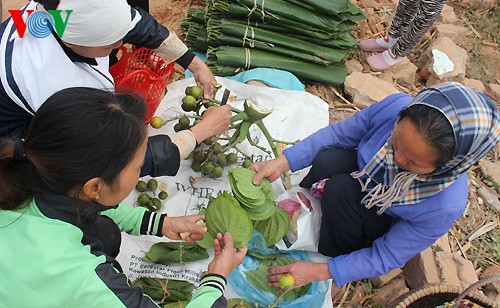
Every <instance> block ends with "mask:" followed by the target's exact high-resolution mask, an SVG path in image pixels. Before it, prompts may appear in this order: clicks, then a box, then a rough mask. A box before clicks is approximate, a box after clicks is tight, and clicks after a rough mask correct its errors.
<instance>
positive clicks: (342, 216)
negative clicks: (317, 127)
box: [300, 148, 392, 257]
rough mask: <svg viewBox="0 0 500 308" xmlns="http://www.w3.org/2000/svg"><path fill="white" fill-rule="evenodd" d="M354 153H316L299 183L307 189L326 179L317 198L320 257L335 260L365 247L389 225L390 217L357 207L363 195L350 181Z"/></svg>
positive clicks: (335, 150)
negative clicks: (309, 168)
mask: <svg viewBox="0 0 500 308" xmlns="http://www.w3.org/2000/svg"><path fill="white" fill-rule="evenodd" d="M358 169H359V168H358V163H357V151H356V150H353V149H343V148H331V149H326V150H323V151H322V152H320V153H319V154H318V155H317V156H316V158H315V159H314V161H313V163H312V167H311V170H310V171H309V173H308V174H307V175H306V176H305V177H304V179H303V180H302V182H301V183H300V186H301V187H304V188H310V187H311V185H312V184H314V183H315V182H317V181H319V180H322V179H326V178H329V179H330V180H329V181H328V183H327V184H326V185H325V189H324V193H323V196H322V198H321V209H322V211H323V214H322V217H321V228H320V236H319V245H318V250H319V252H320V253H321V254H323V255H325V256H330V257H336V256H338V255H342V254H348V253H351V252H353V251H355V250H359V249H361V248H365V247H369V246H370V245H371V243H372V242H373V241H374V240H375V239H377V238H379V237H381V236H382V235H383V234H384V233H385V232H386V231H387V230H388V229H389V227H390V226H391V221H392V219H391V217H390V216H388V215H386V214H382V215H378V214H377V213H376V212H377V209H376V208H375V207H373V208H371V209H367V208H366V207H365V206H364V205H363V204H361V199H363V197H364V196H365V195H366V193H363V192H361V185H360V184H359V181H358V180H357V179H354V178H352V176H351V175H350V173H351V172H353V171H356V170H358Z"/></svg>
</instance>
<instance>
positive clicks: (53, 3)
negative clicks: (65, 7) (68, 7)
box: [35, 0, 60, 10]
mask: <svg viewBox="0 0 500 308" xmlns="http://www.w3.org/2000/svg"><path fill="white" fill-rule="evenodd" d="M35 2H38V3H40V4H41V5H43V7H44V8H45V9H46V10H55V9H57V7H58V6H59V2H60V0H35Z"/></svg>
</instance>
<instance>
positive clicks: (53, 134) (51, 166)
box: [0, 88, 147, 209]
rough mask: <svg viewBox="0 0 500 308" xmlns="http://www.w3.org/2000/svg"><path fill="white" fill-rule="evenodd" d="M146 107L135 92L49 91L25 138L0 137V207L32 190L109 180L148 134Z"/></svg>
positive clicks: (58, 190) (60, 190)
mask: <svg viewBox="0 0 500 308" xmlns="http://www.w3.org/2000/svg"><path fill="white" fill-rule="evenodd" d="M146 110H147V107H146V105H145V103H144V102H143V101H142V100H141V99H139V98H136V97H133V96H131V95H115V94H113V93H112V92H108V91H104V90H99V89H93V88H69V89H65V90H62V91H59V92H57V93H55V94H54V95H52V96H51V97H49V98H48V99H47V100H46V101H45V103H43V104H42V106H41V107H40V109H39V110H38V111H37V112H36V113H35V116H34V117H33V119H32V121H31V123H30V125H29V127H28V129H27V131H26V133H25V134H24V136H23V139H24V142H22V141H20V140H19V139H6V138H4V139H3V140H2V141H1V142H0V209H14V208H17V207H18V206H19V205H20V204H21V203H22V202H23V201H24V200H26V199H28V198H30V197H32V196H33V195H34V194H35V193H36V192H48V193H55V194H64V195H69V194H70V193H71V192H72V191H73V190H75V189H81V187H82V186H83V184H85V183H86V182H87V181H88V180H90V179H92V178H95V177H99V178H101V179H103V180H104V181H105V182H106V183H107V184H108V185H112V184H113V183H114V181H115V180H116V178H117V177H118V175H119V174H120V172H121V171H122V170H123V169H124V168H125V167H126V166H127V165H128V164H129V163H130V162H131V161H132V159H133V157H134V155H135V153H136V152H137V149H138V148H139V147H140V146H141V144H142V142H143V141H144V140H145V138H146V136H147V127H146V125H145V123H144V120H143V119H144V116H145V114H146ZM16 140H17V142H16ZM20 142H22V143H20ZM16 144H17V146H16ZM20 146H22V151H23V153H22V154H24V156H22V154H21V155H20V154H19V147H20ZM16 147H17V149H18V150H17V154H16V153H15V152H16V151H15V148H16Z"/></svg>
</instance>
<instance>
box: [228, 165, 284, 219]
mask: <svg viewBox="0 0 500 308" xmlns="http://www.w3.org/2000/svg"><path fill="white" fill-rule="evenodd" d="M255 174H256V172H255V171H253V170H250V169H247V168H234V169H231V170H229V172H228V175H227V178H228V180H229V184H230V185H231V189H232V191H233V194H234V197H235V198H236V199H238V201H239V202H240V203H241V205H242V207H243V208H244V209H245V210H246V211H247V212H248V216H249V217H250V219H252V220H263V219H266V218H269V217H270V216H271V215H273V213H274V211H275V209H276V203H275V201H274V200H275V199H274V192H273V187H272V185H271V183H269V181H268V180H267V179H263V180H262V182H261V183H260V184H259V185H254V184H253V183H252V179H253V177H254V176H255Z"/></svg>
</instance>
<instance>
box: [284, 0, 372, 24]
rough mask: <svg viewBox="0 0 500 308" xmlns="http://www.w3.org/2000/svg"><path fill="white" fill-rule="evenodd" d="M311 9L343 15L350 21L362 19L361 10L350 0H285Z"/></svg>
mask: <svg viewBox="0 0 500 308" xmlns="http://www.w3.org/2000/svg"><path fill="white" fill-rule="evenodd" d="M285 1H286V2H288V3H292V4H295V5H298V6H301V7H303V8H307V9H308V10H311V11H316V10H317V11H320V12H322V13H324V14H328V15H335V16H341V17H342V16H344V18H349V19H350V20H352V21H358V20H363V19H364V18H365V17H364V16H363V12H362V11H361V10H360V9H359V8H358V7H356V6H355V5H354V4H353V3H352V2H351V1H350V0H285Z"/></svg>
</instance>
